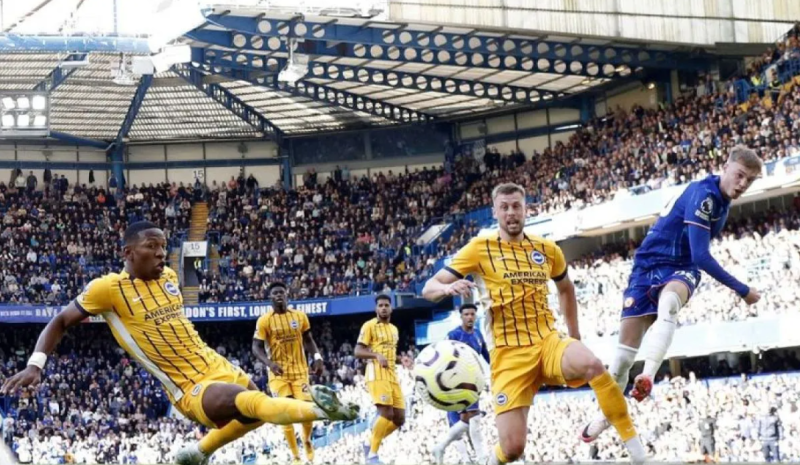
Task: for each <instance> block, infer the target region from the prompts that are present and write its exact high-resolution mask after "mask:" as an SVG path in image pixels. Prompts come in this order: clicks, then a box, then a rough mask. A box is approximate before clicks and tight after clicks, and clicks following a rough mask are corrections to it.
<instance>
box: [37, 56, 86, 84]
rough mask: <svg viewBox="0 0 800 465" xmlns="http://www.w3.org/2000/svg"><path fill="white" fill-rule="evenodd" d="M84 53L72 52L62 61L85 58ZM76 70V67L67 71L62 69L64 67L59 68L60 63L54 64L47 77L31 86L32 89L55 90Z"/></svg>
mask: <svg viewBox="0 0 800 465" xmlns="http://www.w3.org/2000/svg"><path fill="white" fill-rule="evenodd" d="M86 55H87V54H86V53H79V54H72V55H70V56H68V57H67V58H66V59H65V60H64V61H81V60H85V59H86ZM77 70H78V68H72V69H68V70H67V71H64V69H63V68H61V64H60V63H59V65H58V66H56V67H55V68H54V69H53V71H50V74H48V75H47V77H46V78H45V79H44V80H43V81H42V82H40V83H39V84H37V85H36V87H34V88H33V90H35V91H38V92H52V91H54V90H56V88H57V87H58V86H60V85H61V84H63V83H64V81H66V80H67V78H68V77H70V76H71V75H72V73H74V72H75V71H77Z"/></svg>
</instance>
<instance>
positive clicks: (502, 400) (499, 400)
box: [494, 392, 508, 407]
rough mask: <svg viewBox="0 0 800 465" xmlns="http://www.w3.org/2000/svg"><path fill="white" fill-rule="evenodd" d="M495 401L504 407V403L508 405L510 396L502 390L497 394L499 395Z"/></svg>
mask: <svg viewBox="0 0 800 465" xmlns="http://www.w3.org/2000/svg"><path fill="white" fill-rule="evenodd" d="M494 402H495V403H496V404H497V405H499V406H501V407H502V406H503V405H506V404H507V403H508V396H507V395H505V394H503V393H502V392H501V393H500V394H497V397H496V398H495V400H494Z"/></svg>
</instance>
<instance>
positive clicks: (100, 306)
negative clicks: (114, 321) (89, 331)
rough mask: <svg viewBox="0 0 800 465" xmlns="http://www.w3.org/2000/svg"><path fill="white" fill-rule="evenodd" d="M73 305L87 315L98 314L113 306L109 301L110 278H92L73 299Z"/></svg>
mask: <svg viewBox="0 0 800 465" xmlns="http://www.w3.org/2000/svg"><path fill="white" fill-rule="evenodd" d="M75 305H76V306H77V307H78V308H79V309H80V310H81V311H82V312H83V313H86V314H88V315H99V314H101V313H105V312H107V311H109V310H112V309H113V308H114V303H113V302H112V301H111V280H110V279H109V277H108V276H103V277H101V278H97V279H94V280H92V282H90V283H89V284H88V285H87V286H86V287H85V288H84V289H83V292H81V294H80V295H79V296H78V297H77V298H76V299H75Z"/></svg>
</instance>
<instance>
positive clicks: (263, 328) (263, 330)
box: [253, 315, 267, 341]
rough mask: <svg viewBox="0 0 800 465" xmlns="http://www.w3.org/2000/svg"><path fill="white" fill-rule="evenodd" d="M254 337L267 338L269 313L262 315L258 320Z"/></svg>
mask: <svg viewBox="0 0 800 465" xmlns="http://www.w3.org/2000/svg"><path fill="white" fill-rule="evenodd" d="M253 339H258V340H259V341H266V340H267V315H261V316H260V317H258V321H257V322H256V333H255V334H253Z"/></svg>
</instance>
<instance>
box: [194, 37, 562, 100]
mask: <svg viewBox="0 0 800 465" xmlns="http://www.w3.org/2000/svg"><path fill="white" fill-rule="evenodd" d="M192 61H195V62H197V63H205V64H208V65H211V67H213V68H217V67H220V68H222V69H236V70H241V71H260V72H263V73H267V74H274V73H277V72H278V71H280V70H281V69H283V68H284V67H285V66H286V63H287V59H286V58H281V57H264V56H262V55H256V54H252V53H242V52H225V51H222V50H210V49H202V48H196V47H195V48H193V49H192ZM308 78H318V79H330V80H334V81H341V82H356V83H359V84H365V85H377V86H386V87H393V88H396V89H417V90H420V91H433V92H441V93H445V94H451V95H467V96H471V97H478V98H490V99H494V100H504V101H507V102H516V103H526V104H533V103H537V102H539V101H541V100H545V101H547V100H551V99H553V98H558V97H561V96H563V95H564V94H563V93H559V92H552V91H547V90H543V89H535V88H533V89H532V88H528V87H522V86H515V85H512V84H489V83H482V82H478V81H473V80H468V79H458V78H450V77H440V76H430V75H425V74H422V73H411V72H406V71H391V70H382V69H376V68H365V67H361V66H345V65H338V64H329V63H320V62H311V63H309V74H308V75H307V76H306V79H308Z"/></svg>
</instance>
